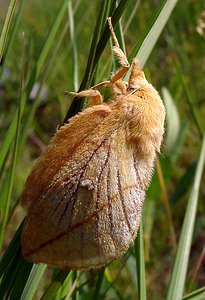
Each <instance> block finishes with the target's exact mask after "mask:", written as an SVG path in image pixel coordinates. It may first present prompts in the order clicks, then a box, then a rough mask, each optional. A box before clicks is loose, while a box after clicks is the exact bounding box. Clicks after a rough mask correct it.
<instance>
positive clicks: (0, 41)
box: [0, 0, 17, 62]
mask: <svg viewBox="0 0 205 300" xmlns="http://www.w3.org/2000/svg"><path fill="white" fill-rule="evenodd" d="M16 3H17V0H11V2H10V4H9V7H8V12H7V14H6V19H5V22H4V26H3V30H2V33H1V36H0V62H1V60H2V58H3V54H4V50H5V47H6V41H7V37H8V33H9V29H10V26H11V21H12V19H13V15H14V11H15V8H16Z"/></svg>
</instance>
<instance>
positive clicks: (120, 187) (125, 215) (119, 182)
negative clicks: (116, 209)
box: [117, 169, 132, 232]
mask: <svg viewBox="0 0 205 300" xmlns="http://www.w3.org/2000/svg"><path fill="white" fill-rule="evenodd" d="M117 185H118V191H119V195H120V200H121V205H122V210H123V214H124V217H125V220H126V223H127V226H128V228H129V231H130V232H132V228H131V225H130V222H129V219H128V215H127V211H126V206H125V203H124V196H123V189H122V184H121V178H120V171H119V169H118V170H117Z"/></svg>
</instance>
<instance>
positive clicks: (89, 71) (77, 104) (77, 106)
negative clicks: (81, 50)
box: [64, 0, 107, 122]
mask: <svg viewBox="0 0 205 300" xmlns="http://www.w3.org/2000/svg"><path fill="white" fill-rule="evenodd" d="M106 6H107V1H103V0H102V1H100V6H99V9H98V15H97V18H96V25H95V30H94V33H93V37H92V42H91V46H90V51H89V55H88V60H87V65H86V69H85V73H84V76H83V79H82V82H81V85H80V88H79V91H80V90H84V89H85V88H87V87H88V86H89V85H90V83H91V80H92V77H93V73H94V68H95V64H94V59H95V55H96V51H97V43H98V41H99V37H100V33H101V30H102V26H103V23H104V22H103V21H104V16H105V8H106ZM75 100H76V98H74V100H73V102H72V104H71V107H70V109H69V111H68V113H67V114H66V116H65V119H64V122H66V121H67V120H68V119H69V118H70V117H71V116H73V115H75V114H76V113H78V112H79V111H80V110H81V109H82V108H83V103H84V101H83V99H78V101H75Z"/></svg>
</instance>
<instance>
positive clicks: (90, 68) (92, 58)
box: [64, 0, 128, 122]
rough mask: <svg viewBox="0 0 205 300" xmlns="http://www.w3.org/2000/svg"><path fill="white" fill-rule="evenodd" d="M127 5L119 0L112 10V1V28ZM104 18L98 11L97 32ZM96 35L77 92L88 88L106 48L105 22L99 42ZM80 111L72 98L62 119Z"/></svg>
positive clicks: (113, 4)
mask: <svg viewBox="0 0 205 300" xmlns="http://www.w3.org/2000/svg"><path fill="white" fill-rule="evenodd" d="M127 3H128V0H121V1H120V3H119V5H118V6H117V8H116V9H114V8H115V1H112V3H111V10H110V12H109V14H110V16H112V25H113V27H115V25H116V24H117V22H118V21H119V19H120V17H121V16H122V13H123V11H124V10H125V8H126V5H127ZM105 7H107V5H106V3H105ZM105 16H106V14H105V13H104V12H103V11H101V10H100V11H99V17H98V18H99V20H100V21H99V22H98V23H97V24H98V27H99V28H98V30H99V31H100V32H101V31H102V28H100V26H101V25H103V24H104V23H105V20H104V19H105ZM101 20H103V21H101ZM96 28H97V27H96ZM98 34H99V33H95V32H94V35H93V41H92V44H91V48H90V52H89V57H88V63H87V66H86V71H85V73H84V77H83V79H82V82H81V85H80V88H79V90H83V89H85V88H86V87H88V86H89V85H90V83H91V80H92V78H93V75H94V71H95V68H96V65H97V63H98V61H99V59H100V56H101V55H102V52H103V50H104V49H105V46H106V44H107V42H108V40H109V37H110V30H109V27H108V24H107V22H106V23H105V27H104V30H103V33H102V35H101V37H100V39H99V42H98V40H97V37H98ZM94 42H95V43H94ZM97 42H98V43H97ZM96 43H97V47H96V45H95V44H96ZM95 48H96V50H95ZM93 50H95V51H94V53H95V54H94V53H93V52H92V51H93ZM81 109H82V102H80V101H79V99H78V101H75V98H74V100H73V102H72V104H71V107H70V109H69V111H68V113H67V115H66V117H65V119H64V122H66V121H67V120H68V119H69V118H70V117H72V116H73V115H75V114H76V113H78V112H79V111H80V110H81Z"/></svg>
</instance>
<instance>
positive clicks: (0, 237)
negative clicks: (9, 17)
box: [0, 34, 25, 249]
mask: <svg viewBox="0 0 205 300" xmlns="http://www.w3.org/2000/svg"><path fill="white" fill-rule="evenodd" d="M24 50H25V38H24V34H23V36H22V71H21V86H20V97H19V106H18V112H17V124H16V134H15V140H14V150H13V158H12V165H11V169H10V171H9V185H8V190H7V195H6V201H5V207H4V216H3V221H2V224H1V230H0V249H1V248H2V244H3V239H4V232H5V227H6V222H7V218H8V214H9V209H10V202H11V193H12V187H13V179H14V172H15V168H16V162H17V154H18V146H19V136H20V125H21V117H22V114H23V93H24V59H25V53H24V52H25V51H24Z"/></svg>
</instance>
